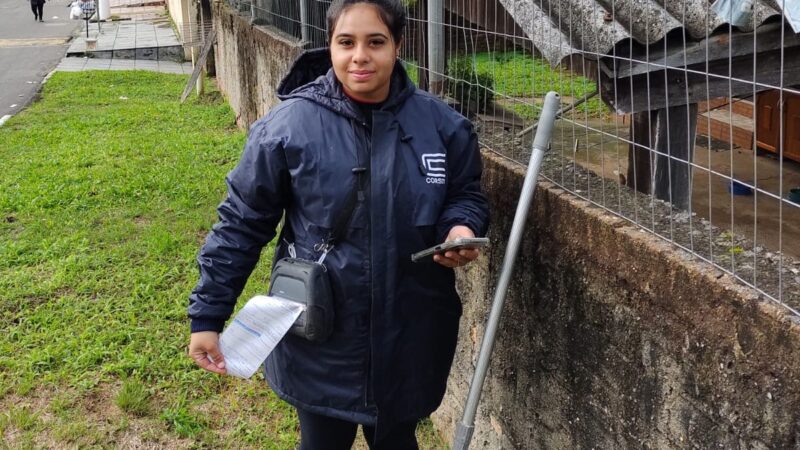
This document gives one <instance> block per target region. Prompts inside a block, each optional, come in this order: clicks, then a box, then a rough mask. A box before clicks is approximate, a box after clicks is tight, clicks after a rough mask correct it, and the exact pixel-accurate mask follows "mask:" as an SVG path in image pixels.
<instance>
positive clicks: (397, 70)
mask: <svg viewBox="0 0 800 450" xmlns="http://www.w3.org/2000/svg"><path fill="white" fill-rule="evenodd" d="M415 90H416V86H414V83H412V82H411V80H410V79H409V78H408V75H407V74H406V71H405V69H403V65H402V64H399V63H395V65H394V71H393V73H392V79H391V86H390V88H389V97H388V98H387V100H386V102H385V104H384V105H383V107H382V108H381V109H384V110H387V109H388V110H390V109H393V108H395V107H397V106H399V105H400V104H402V103H403V102H404V101H405V100H406V99H407V98H408V97H410V96H411V95H412V94H413V93H414V91H415ZM278 98H280V99H281V100H288V99H291V98H304V99H306V100H310V101H312V102H314V103H317V104H319V105H321V106H324V107H325V108H328V109H330V110H332V111H335V112H337V113H339V114H342V115H344V116H347V117H352V118H355V119H360V118H361V113H360V112H359V110H358V108H356V107H355V105H353V102H352V101H351V100H350V98H349V97H347V95H345V93H344V91H343V90H342V85H341V83H339V80H338V79H337V78H336V74H335V73H334V72H333V68H332V64H331V55H330V52H329V51H328V49H327V48H318V49H314V50H307V51H305V52H303V53H302V54H300V56H298V57H297V59H296V60H295V61H294V63H293V64H292V67H291V68H290V69H289V73H287V74H286V76H285V77H284V78H283V80H281V82H280V84H279V85H278Z"/></svg>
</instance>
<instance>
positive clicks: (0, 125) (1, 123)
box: [0, 114, 11, 127]
mask: <svg viewBox="0 0 800 450" xmlns="http://www.w3.org/2000/svg"><path fill="white" fill-rule="evenodd" d="M10 118H11V115H10V114H6V115H5V116H3V117H0V127H2V126H3V124H4V123H6V120H8V119H10Z"/></svg>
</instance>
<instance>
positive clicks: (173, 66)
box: [55, 56, 192, 75]
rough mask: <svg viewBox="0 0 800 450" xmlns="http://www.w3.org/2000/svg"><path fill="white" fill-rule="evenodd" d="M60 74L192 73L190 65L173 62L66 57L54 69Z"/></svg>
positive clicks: (188, 63)
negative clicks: (95, 72)
mask: <svg viewBox="0 0 800 450" xmlns="http://www.w3.org/2000/svg"><path fill="white" fill-rule="evenodd" d="M55 70H60V71H62V72H81V71H84V70H149V71H153V72H163V73H178V74H186V75H188V74H190V73H192V63H190V62H185V63H178V62H175V61H152V60H147V59H116V58H115V59H109V58H105V59H101V58H88V57H85V56H68V57H66V58H64V59H62V60H61V63H59V65H58V66H57V67H56V68H55Z"/></svg>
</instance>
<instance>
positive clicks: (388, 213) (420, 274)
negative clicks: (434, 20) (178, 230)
mask: <svg viewBox="0 0 800 450" xmlns="http://www.w3.org/2000/svg"><path fill="white" fill-rule="evenodd" d="M327 20H328V30H329V36H328V37H329V41H330V47H329V48H328V49H323V50H318V51H312V52H309V53H306V54H304V55H303V56H302V57H301V58H300V59H299V60H298V61H297V62H296V63H295V64H294V66H293V68H292V69H291V71H290V73H289V74H288V76H287V77H286V78H285V79H284V80H283V81H282V82H281V85H280V86H279V89H278V90H279V94H280V95H281V98H282V100H283V102H282V103H281V104H280V105H278V106H277V107H275V108H274V109H273V110H272V111H271V112H270V113H269V114H268V115H267V116H266V117H264V118H262V119H261V120H259V121H257V122H256V123H255V124H254V125H253V126H252V127H251V129H250V134H249V138H248V142H247V144H246V146H245V151H244V154H243V156H242V159H241V161H240V162H239V164H238V166H237V167H236V168H235V169H234V170H233V171H232V172H231V173H230V174H229V175H228V178H227V183H228V197H227V199H226V200H225V201H224V202H223V203H222V204H221V205H220V207H219V210H218V211H219V215H220V222H219V223H218V224H217V225H215V226H214V229H213V231H212V232H211V233H210V234H209V236H208V238H207V239H206V243H205V245H204V246H203V248H202V250H201V252H200V255H199V257H198V261H199V265H200V272H201V279H200V282H199V283H198V285H197V287H196V288H195V290H194V291H193V293H192V295H191V299H190V306H189V316H190V318H191V319H192V325H191V327H192V336H191V342H190V347H189V353H190V356H191V357H192V358H193V359H194V360H195V362H196V363H197V364H198V365H199V366H200V367H203V368H205V369H207V370H210V371H212V372H217V373H224V372H225V366H224V360H223V358H222V355H221V354H220V353H219V348H218V344H217V343H218V333H219V331H220V330H222V328H223V324H224V321H225V320H226V319H227V318H228V317H229V316H230V314H231V311H232V310H233V307H234V303H235V300H236V298H237V297H238V295H239V294H240V293H241V290H242V288H243V287H244V284H245V282H246V280H247V277H248V276H249V274H250V272H251V271H252V269H253V267H254V266H255V264H256V262H257V260H258V257H259V252H260V250H261V248H262V247H263V246H264V245H265V244H266V243H267V242H269V241H270V240H271V239H272V238H273V237H274V236H275V229H276V226H277V225H278V223H279V221H280V219H281V216H282V215H283V214H284V213H285V216H286V217H285V225H284V227H283V230H282V232H281V236H282V238H281V240H280V241H279V244H278V247H277V249H276V251H275V253H276V259H277V258H282V257H285V256H287V255H288V254H289V252H290V249H289V248H290V247H291V248H292V250H291V251H293V252H296V255H297V257H301V258H304V259H314V260H316V259H317V258H318V257H319V256H320V253H319V252H318V251H317V249H319V246H318V244H319V243H320V242H321V241H323V240H324V238H325V237H326V236H327V235H328V233H329V232H330V231H331V229H332V228H333V224H334V223H335V222H336V220H337V216H338V214H339V213H340V212H341V210H343V209H347V208H346V207H345V205H346V204H347V203H348V198H349V196H350V195H351V192H352V191H353V190H357V191H358V192H359V195H358V196H357V198H358V199H359V200H358V201H357V204H356V207H355V209H354V210H353V211H354V212H353V215H352V218H351V221H350V224H349V228H348V229H347V232H346V235H345V236H344V237H343V239H341V240H340V242H339V243H338V244H337V245H336V247H335V248H334V249H333V250H332V251H331V252H330V253H329V254H328V255H327V257H326V259H325V266H326V267H327V268H328V273H329V275H330V279H331V284H332V289H333V292H334V300H335V324H334V330H333V333H332V335H331V336H330V338H329V339H328V340H327V341H325V342H324V343H313V342H310V341H307V340H305V339H303V338H301V337H298V336H294V335H286V336H285V337H284V338H283V340H282V341H281V343H280V344H279V345H278V347H276V349H275V350H274V351H273V352H272V354H270V356H269V358H267V360H266V362H265V375H266V378H267V380H268V381H269V384H270V386H271V388H272V389H273V390H274V391H275V392H276V393H277V395H278V396H279V397H281V398H282V399H284V400H286V401H287V402H289V403H291V404H292V405H294V406H295V407H296V408H297V412H298V417H299V420H300V434H301V446H300V448H301V449H304V450H309V449H326V450H331V449H333V450H335V449H347V448H350V446H351V445H352V443H353V439H354V438H355V434H356V430H357V426H358V424H362V425H363V426H364V435H365V438H366V440H367V442H368V444H369V445H370V447H371V448H374V449H394V448H396V449H415V448H417V443H416V438H415V435H414V431H415V428H416V423H417V421H418V420H419V419H420V418H423V417H426V416H428V415H429V414H430V413H431V412H433V411H434V410H435V409H436V408H437V407H438V406H439V404H440V402H441V400H442V397H443V396H444V391H445V385H446V381H447V375H448V372H449V370H450V365H451V363H452V360H453V355H454V351H455V345H456V339H457V334H458V320H459V316H460V314H461V303H460V300H459V298H458V295H457V294H456V291H455V287H454V272H453V270H452V268H453V267H457V266H463V265H464V264H466V263H468V262H469V261H471V260H473V259H475V258H476V257H477V256H478V251H477V250H474V249H473V250H460V251H450V252H447V253H445V254H441V255H436V256H434V257H433V258H428V259H427V260H426V261H422V262H418V263H412V262H411V260H410V255H411V254H412V253H415V252H418V251H420V250H422V249H425V248H427V247H430V246H432V245H435V244H437V243H440V242H442V241H444V240H451V239H455V238H458V237H473V236H475V235H483V234H485V232H486V228H487V224H488V207H487V202H486V199H485V197H484V195H483V194H482V193H481V190H480V175H481V162H480V154H479V152H478V146H477V139H476V136H475V134H474V132H473V130H472V127H471V124H470V123H469V121H467V120H466V119H465V118H464V117H462V116H460V115H459V114H457V113H456V112H454V111H453V110H452V109H450V108H449V107H448V106H447V105H445V104H444V103H442V102H441V101H439V100H438V99H436V98H435V97H434V96H432V95H430V94H428V93H426V92H423V91H419V90H416V88H415V87H414V85H413V83H411V81H410V80H409V79H408V76H407V75H406V73H405V71H404V70H403V68H402V66H401V64H399V63H398V62H397V59H398V57H399V51H400V45H401V43H402V37H403V29H404V26H405V12H404V10H403V7H402V6H401V5H400V4H399V3H397V1H396V0H336V1H334V2H333V4H332V5H331V6H330V9H329V10H328V17H327ZM354 168H366V169H367V170H366V172H365V173H363V172H362V171H361V170H355V171H354V170H353V169H354ZM359 173H360V175H359ZM212 360H213V361H212Z"/></svg>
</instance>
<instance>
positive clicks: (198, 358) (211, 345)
mask: <svg viewBox="0 0 800 450" xmlns="http://www.w3.org/2000/svg"><path fill="white" fill-rule="evenodd" d="M189 357H191V358H192V359H193V360H194V362H195V364H197V365H198V366H200V367H201V368H203V369H205V370H207V371H209V372H214V373H225V360H224V359H223V357H222V352H220V351H219V333H217V332H216V331H198V332H196V333H192V337H191V339H190V341H189Z"/></svg>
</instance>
